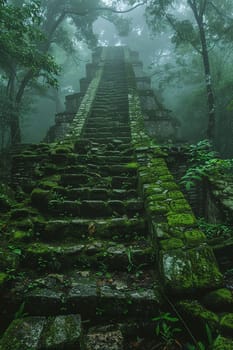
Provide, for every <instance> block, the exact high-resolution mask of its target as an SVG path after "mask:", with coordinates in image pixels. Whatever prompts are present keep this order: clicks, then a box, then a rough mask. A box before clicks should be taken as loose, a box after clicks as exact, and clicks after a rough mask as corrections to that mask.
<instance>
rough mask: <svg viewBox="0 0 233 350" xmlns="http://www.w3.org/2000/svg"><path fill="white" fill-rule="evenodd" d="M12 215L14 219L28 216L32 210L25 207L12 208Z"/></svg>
mask: <svg viewBox="0 0 233 350" xmlns="http://www.w3.org/2000/svg"><path fill="white" fill-rule="evenodd" d="M10 215H11V218H12V219H13V220H14V219H18V218H26V217H28V216H29V215H30V210H28V209H25V208H19V209H12V210H11V213H10Z"/></svg>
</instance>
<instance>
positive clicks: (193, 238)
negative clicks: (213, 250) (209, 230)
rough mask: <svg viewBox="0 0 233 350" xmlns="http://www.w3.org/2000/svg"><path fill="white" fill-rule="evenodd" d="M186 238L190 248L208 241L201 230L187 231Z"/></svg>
mask: <svg viewBox="0 0 233 350" xmlns="http://www.w3.org/2000/svg"><path fill="white" fill-rule="evenodd" d="M184 237H185V241H186V244H187V245H188V246H196V245H199V244H201V243H203V242H205V241H206V236H205V234H204V233H203V232H202V231H199V230H189V231H186V232H184Z"/></svg>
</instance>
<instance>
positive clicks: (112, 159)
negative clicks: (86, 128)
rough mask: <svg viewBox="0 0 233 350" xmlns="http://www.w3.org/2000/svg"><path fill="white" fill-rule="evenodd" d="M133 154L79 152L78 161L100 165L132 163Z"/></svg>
mask: <svg viewBox="0 0 233 350" xmlns="http://www.w3.org/2000/svg"><path fill="white" fill-rule="evenodd" d="M132 162H133V159H132V156H108V155H103V156H101V155H99V154H92V153H90V154H88V155H86V154H79V155H78V163H79V164H86V163H92V164H100V165H108V164H114V165H117V164H123V163H126V164H127V163H132Z"/></svg>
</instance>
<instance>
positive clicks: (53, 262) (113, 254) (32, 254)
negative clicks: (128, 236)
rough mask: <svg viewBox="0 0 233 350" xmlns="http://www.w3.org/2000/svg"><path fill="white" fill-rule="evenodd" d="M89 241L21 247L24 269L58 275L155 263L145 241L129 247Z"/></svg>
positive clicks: (135, 267)
mask: <svg viewBox="0 0 233 350" xmlns="http://www.w3.org/2000/svg"><path fill="white" fill-rule="evenodd" d="M93 236H94V233H93V234H92V236H91V235H90V237H89V240H82V241H80V240H79V241H75V240H73V241H70V242H64V243H62V242H61V243H60V244H59V243H57V242H56V243H53V244H52V243H43V242H36V243H31V244H28V245H27V246H25V248H22V252H23V258H22V265H23V266H24V267H28V268H30V269H31V268H33V269H37V270H39V271H47V272H48V271H49V272H61V271H65V270H67V269H68V268H70V267H71V266H72V267H73V268H74V267H75V268H79V269H88V268H93V269H95V270H98V269H102V268H103V267H104V268H105V269H107V270H109V271H126V272H127V271H138V272H139V271H140V272H141V269H142V266H143V269H145V268H149V267H150V266H151V265H152V263H153V262H154V255H153V248H152V247H151V245H150V243H149V242H148V241H147V240H146V239H142V238H141V239H140V240H137V241H133V240H132V241H131V242H128V244H123V243H117V242H113V241H104V240H98V239H95V238H93Z"/></svg>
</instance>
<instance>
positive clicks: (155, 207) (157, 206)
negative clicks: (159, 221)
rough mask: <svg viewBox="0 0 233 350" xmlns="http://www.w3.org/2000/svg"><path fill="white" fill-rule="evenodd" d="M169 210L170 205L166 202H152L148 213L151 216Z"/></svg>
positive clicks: (148, 207) (148, 206)
mask: <svg viewBox="0 0 233 350" xmlns="http://www.w3.org/2000/svg"><path fill="white" fill-rule="evenodd" d="M167 212H168V205H166V203H165V202H156V203H155V202H152V203H149V204H148V205H147V213H148V214H149V215H151V216H154V215H158V214H166V213H167Z"/></svg>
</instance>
